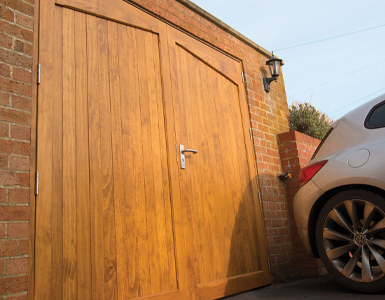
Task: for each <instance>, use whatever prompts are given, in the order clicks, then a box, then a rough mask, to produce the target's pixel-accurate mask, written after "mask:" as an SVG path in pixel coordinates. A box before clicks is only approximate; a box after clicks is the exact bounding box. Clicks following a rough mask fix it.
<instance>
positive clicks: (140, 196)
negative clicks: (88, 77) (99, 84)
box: [111, 25, 149, 299]
mask: <svg viewBox="0 0 385 300" xmlns="http://www.w3.org/2000/svg"><path fill="white" fill-rule="evenodd" d="M117 34H118V41H121V43H120V44H119V47H118V46H117V48H118V59H119V65H118V69H117V70H118V79H119V81H120V89H119V91H118V92H120V99H121V100H120V110H119V111H118V109H119V106H118V105H119V103H117V102H116V103H114V105H113V109H114V110H113V114H116V115H117V117H116V118H117V119H120V120H121V124H120V126H121V127H120V128H116V130H117V131H116V135H117V137H119V141H117V142H119V143H120V144H121V147H122V162H121V168H122V170H120V171H121V172H123V178H122V179H123V182H122V184H123V185H124V187H123V192H124V198H123V199H121V198H116V201H117V202H116V205H117V206H116V214H117V226H118V227H117V229H118V231H117V239H118V241H119V242H118V243H117V251H118V259H119V260H118V276H119V277H118V280H119V298H120V299H127V298H128V297H129V298H135V297H139V296H140V292H141V291H142V290H145V289H146V284H142V280H143V281H144V280H148V282H149V266H148V261H145V262H144V263H145V264H146V263H147V267H146V265H145V264H144V265H143V266H142V268H143V269H140V267H139V266H140V264H141V262H142V260H141V259H140V256H139V255H143V256H145V257H146V255H148V250H147V248H146V247H145V246H146V242H147V236H146V235H147V233H146V232H147V229H146V228H147V226H146V222H145V218H144V217H143V218H142V219H141V220H139V218H138V216H137V215H138V214H140V215H144V214H145V209H144V206H145V203H144V201H145V199H144V181H143V180H144V179H143V160H142V146H141V128H140V109H139V99H138V98H139V90H138V68H137V53H136V35H135V29H133V28H129V27H127V26H124V25H118V33H117ZM111 55H112V54H111ZM115 104H116V106H115ZM116 157H118V156H116ZM117 163H118V161H117ZM117 170H118V169H116V170H114V171H117ZM116 188H117V187H116ZM136 202H138V203H139V205H142V207H140V206H137V204H136ZM138 209H139V211H137V210H138ZM138 224H142V225H141V226H139V225H138ZM139 230H141V231H143V232H144V234H143V235H144V237H143V236H141V235H139V234H138V231H139ZM118 234H119V235H118ZM142 275H143V276H144V278H142ZM148 286H149V284H148Z"/></svg>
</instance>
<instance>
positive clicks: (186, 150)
mask: <svg viewBox="0 0 385 300" xmlns="http://www.w3.org/2000/svg"><path fill="white" fill-rule="evenodd" d="M181 152H182V153H185V152H192V153H194V154H197V153H198V151H197V150H194V149H184V150H182V151H181Z"/></svg>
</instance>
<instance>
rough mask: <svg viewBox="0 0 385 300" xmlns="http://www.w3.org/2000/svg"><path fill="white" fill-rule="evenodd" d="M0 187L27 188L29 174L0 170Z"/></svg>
mask: <svg viewBox="0 0 385 300" xmlns="http://www.w3.org/2000/svg"><path fill="white" fill-rule="evenodd" d="M0 185H2V186H24V187H27V186H29V173H16V172H12V171H5V170H0Z"/></svg>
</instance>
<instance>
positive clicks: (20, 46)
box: [14, 40, 33, 55]
mask: <svg viewBox="0 0 385 300" xmlns="http://www.w3.org/2000/svg"><path fill="white" fill-rule="evenodd" d="M14 49H15V51H17V52H21V53H24V54H28V55H32V54H33V46H32V44H31V43H28V42H24V41H20V40H16V41H15V48H14Z"/></svg>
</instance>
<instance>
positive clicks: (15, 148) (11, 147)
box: [0, 108, 31, 155]
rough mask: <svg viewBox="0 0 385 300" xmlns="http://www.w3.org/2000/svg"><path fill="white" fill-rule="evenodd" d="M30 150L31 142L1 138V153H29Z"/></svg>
mask: <svg viewBox="0 0 385 300" xmlns="http://www.w3.org/2000/svg"><path fill="white" fill-rule="evenodd" d="M0 109H1V108H0ZM30 151H31V144H30V143H28V142H22V141H11V140H3V139H0V153H8V154H19V155H29V154H30Z"/></svg>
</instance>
